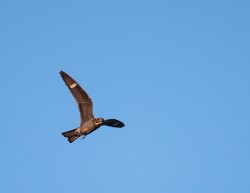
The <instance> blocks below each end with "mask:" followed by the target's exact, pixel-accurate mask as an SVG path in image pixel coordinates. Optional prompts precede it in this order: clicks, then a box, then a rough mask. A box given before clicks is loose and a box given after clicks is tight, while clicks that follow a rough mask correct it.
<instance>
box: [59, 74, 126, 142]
mask: <svg viewBox="0 0 250 193" xmlns="http://www.w3.org/2000/svg"><path fill="white" fill-rule="evenodd" d="M60 75H61V77H62V79H63V81H64V82H65V84H66V85H67V87H68V88H69V90H70V92H71V93H72V95H73V96H74V98H75V100H76V102H77V104H78V108H79V111H80V117H81V123H80V127H78V128H76V129H73V130H70V131H66V132H63V133H62V135H63V136H64V137H67V138H68V141H69V142H70V143H72V142H73V141H75V140H76V139H77V138H78V137H80V136H84V137H85V136H86V135H88V134H90V133H91V132H93V131H94V130H96V129H98V128H99V127H100V126H102V125H105V126H110V127H118V128H120V127H124V126H125V125H124V123H122V122H121V121H118V120H116V119H107V120H104V119H103V118H97V119H95V117H94V115H93V109H92V107H93V105H92V100H91V98H90V97H89V96H88V94H87V93H86V92H85V91H84V90H83V89H82V88H81V86H80V85H79V84H78V83H77V82H76V81H75V80H74V79H73V78H71V77H70V76H69V75H68V74H66V73H65V72H63V71H60Z"/></svg>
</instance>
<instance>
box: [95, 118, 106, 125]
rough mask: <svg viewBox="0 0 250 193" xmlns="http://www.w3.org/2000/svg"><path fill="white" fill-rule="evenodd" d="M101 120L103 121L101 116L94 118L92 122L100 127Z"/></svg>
mask: <svg viewBox="0 0 250 193" xmlns="http://www.w3.org/2000/svg"><path fill="white" fill-rule="evenodd" d="M103 121H104V119H103V118H97V119H95V121H94V124H95V126H96V127H100V126H101V125H102V123H103Z"/></svg>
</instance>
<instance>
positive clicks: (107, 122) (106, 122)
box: [102, 119, 125, 128]
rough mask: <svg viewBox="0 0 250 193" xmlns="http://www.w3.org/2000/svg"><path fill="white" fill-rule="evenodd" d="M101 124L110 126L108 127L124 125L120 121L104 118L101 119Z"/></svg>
mask: <svg viewBox="0 0 250 193" xmlns="http://www.w3.org/2000/svg"><path fill="white" fill-rule="evenodd" d="M102 125H106V126H110V127H118V128H121V127H124V126H125V125H124V123H123V122H121V121H118V120H116V119H106V120H104V121H103V123H102Z"/></svg>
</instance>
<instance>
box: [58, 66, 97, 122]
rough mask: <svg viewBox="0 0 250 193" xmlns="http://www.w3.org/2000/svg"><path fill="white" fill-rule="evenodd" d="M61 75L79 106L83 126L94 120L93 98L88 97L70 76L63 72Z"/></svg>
mask: <svg viewBox="0 0 250 193" xmlns="http://www.w3.org/2000/svg"><path fill="white" fill-rule="evenodd" d="M60 75H61V77H62V79H63V81H64V82H65V84H66V85H67V87H68V89H69V90H70V92H71V93H72V95H73V96H74V98H75V100H76V102H77V104H78V108H79V111H80V116H81V125H82V124H84V123H85V122H87V121H88V120H90V119H92V118H94V115H93V110H92V106H93V105H92V101H91V98H90V97H89V96H88V94H87V93H86V92H85V91H84V90H83V89H82V88H81V86H80V85H79V84H78V83H77V82H76V81H75V80H74V79H73V78H71V77H70V76H69V75H68V74H66V73H65V72H63V71H60Z"/></svg>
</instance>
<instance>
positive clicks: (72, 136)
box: [62, 128, 80, 143]
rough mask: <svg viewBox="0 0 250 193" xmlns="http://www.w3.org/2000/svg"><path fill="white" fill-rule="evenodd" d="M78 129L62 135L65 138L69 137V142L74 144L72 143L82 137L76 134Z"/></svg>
mask: <svg viewBox="0 0 250 193" xmlns="http://www.w3.org/2000/svg"><path fill="white" fill-rule="evenodd" d="M77 129H78V128H76V129H73V130H70V131H65V132H63V133H62V135H63V136H64V137H67V138H68V141H69V142H70V143H72V142H73V141H75V140H76V139H77V138H78V137H80V136H79V135H78V133H77V132H76V130H77Z"/></svg>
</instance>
